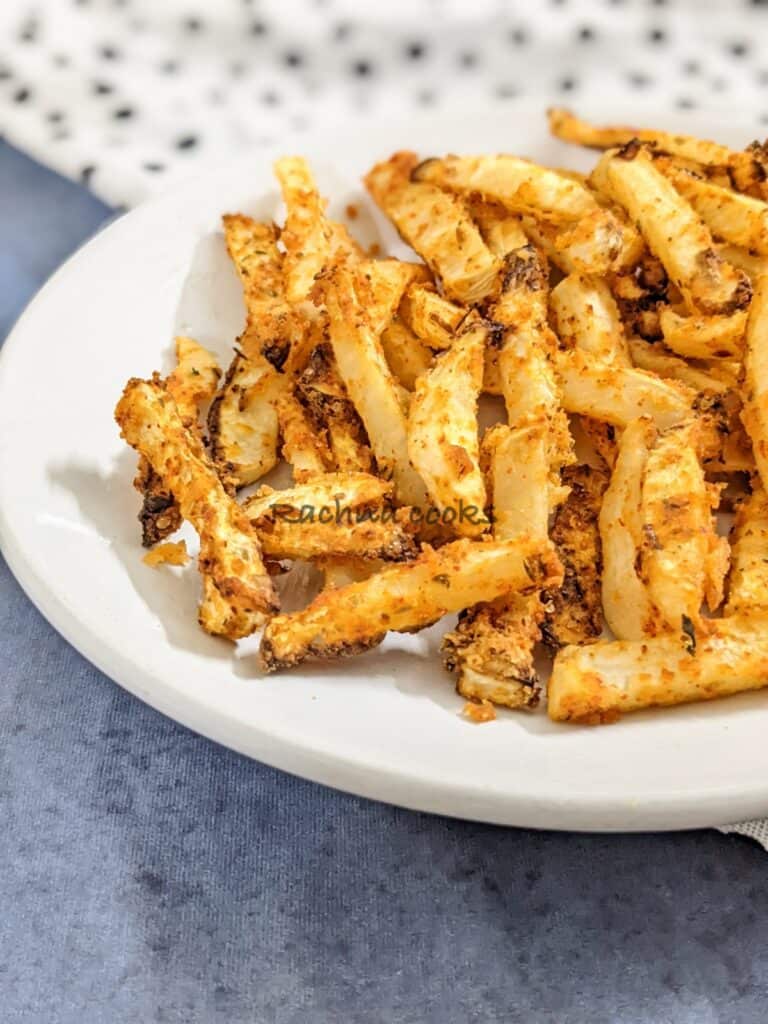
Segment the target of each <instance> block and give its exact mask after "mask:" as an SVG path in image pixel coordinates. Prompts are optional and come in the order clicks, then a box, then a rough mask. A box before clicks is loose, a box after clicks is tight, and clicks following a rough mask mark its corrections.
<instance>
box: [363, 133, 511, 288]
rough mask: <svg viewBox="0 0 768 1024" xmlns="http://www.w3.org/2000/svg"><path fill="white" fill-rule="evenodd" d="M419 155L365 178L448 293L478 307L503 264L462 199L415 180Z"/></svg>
mask: <svg viewBox="0 0 768 1024" xmlns="http://www.w3.org/2000/svg"><path fill="white" fill-rule="evenodd" d="M417 164H418V157H417V156H416V154H415V153H406V152H402V153H395V154H394V156H392V157H391V158H390V159H389V160H387V161H385V162H383V163H380V164H377V165H376V166H375V167H373V168H372V169H371V170H370V171H369V172H368V174H367V175H366V177H365V184H366V187H367V189H368V191H369V192H370V193H371V195H372V196H373V198H374V199H375V201H376V203H377V204H378V205H379V206H380V207H381V209H382V210H383V211H384V213H386V215H387V216H388V217H389V218H390V220H391V221H392V222H393V224H394V225H395V227H396V228H397V230H398V231H399V232H400V235H401V236H402V238H403V239H404V241H406V242H407V243H408V245H410V246H411V247H412V248H413V249H414V250H415V251H416V252H417V253H418V254H419V256H421V258H422V259H423V260H424V262H425V263H426V264H427V265H428V266H429V267H430V269H431V270H432V272H433V273H434V274H435V276H436V277H438V278H439V279H440V281H441V282H442V285H443V288H444V289H445V292H446V294H447V295H448V296H449V297H450V298H453V299H456V300H458V301H459V302H467V303H475V302H479V301H480V300H481V299H483V298H485V296H486V295H487V294H488V292H489V291H490V290H491V288H492V287H493V284H494V281H495V279H496V273H497V270H498V263H497V260H496V258H495V257H494V255H493V253H492V252H491V251H490V249H489V248H488V247H487V246H486V244H485V242H484V241H483V239H482V236H481V234H480V231H479V230H478V228H477V225H476V224H475V222H474V221H473V220H472V218H471V216H470V214H469V211H468V209H467V207H466V205H465V204H464V203H463V202H462V200H461V199H457V198H456V197H455V196H452V195H450V194H449V193H447V192H443V191H442V189H440V188H435V187H434V186H433V185H430V184H427V183H424V182H420V181H412V180H411V172H412V171H413V169H414V168H415V167H416V165H417Z"/></svg>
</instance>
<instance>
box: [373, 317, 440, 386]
mask: <svg viewBox="0 0 768 1024" xmlns="http://www.w3.org/2000/svg"><path fill="white" fill-rule="evenodd" d="M381 347H382V349H383V350H384V355H385V357H386V360H387V365H388V366H389V368H390V370H391V371H392V373H393V374H394V375H395V377H397V379H398V381H399V382H400V383H401V384H402V385H403V387H404V388H406V389H407V390H408V391H413V389H414V387H415V386H416V381H417V380H418V379H419V377H421V376H422V374H425V373H426V372H427V370H429V368H430V367H431V366H432V362H433V358H434V354H433V352H432V351H431V349H429V348H428V347H427V346H426V345H425V344H424V342H423V341H422V340H421V338H419V337H418V336H417V335H416V334H414V332H413V331H412V330H411V329H410V328H409V327H406V325H405V324H404V323H403V321H402V320H401V319H400V317H395V319H394V320H392V322H391V323H390V324H389V325H388V326H387V327H385V328H384V330H383V331H382V334H381Z"/></svg>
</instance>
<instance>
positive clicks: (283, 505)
mask: <svg viewBox="0 0 768 1024" xmlns="http://www.w3.org/2000/svg"><path fill="white" fill-rule="evenodd" d="M391 497H392V483H391V481H389V480H380V479H379V478H378V477H376V476H373V475H372V474H370V473H335V472H334V473H323V474H322V475H320V476H317V477H314V478H313V479H311V480H307V481H304V482H303V483H300V484H297V485H296V486H294V487H288V488H286V489H285V490H282V491H281V490H274V489H273V488H272V487H266V486H264V487H260V488H259V490H258V491H257V492H256V494H253V495H251V497H250V498H246V499H245V501H244V502H243V505H242V507H243V509H244V511H245V512H246V514H247V515H248V518H249V519H250V520H251V522H253V523H260V522H261V520H262V519H264V518H265V517H266V518H269V517H270V516H272V514H273V513H275V512H278V513H280V514H281V515H283V516H284V517H288V518H289V519H291V520H295V519H298V518H300V517H301V515H302V512H303V514H304V515H305V517H306V521H308V522H315V521H321V520H319V517H320V515H321V510H322V516H323V519H324V520H327V521H330V519H331V518H333V517H334V516H335V515H336V514H337V513H338V515H340V516H343V517H344V518H345V519H346V518H347V517H348V515H349V513H347V512H344V511H343V510H345V509H349V510H350V511H351V510H353V509H358V508H365V507H368V506H379V505H381V504H382V502H384V501H385V500H388V499H389V498H391Z"/></svg>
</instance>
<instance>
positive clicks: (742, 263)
mask: <svg viewBox="0 0 768 1024" xmlns="http://www.w3.org/2000/svg"><path fill="white" fill-rule="evenodd" d="M715 248H716V249H717V251H718V252H719V254H720V255H721V256H722V258H723V259H724V260H725V261H726V262H727V263H732V264H733V265H734V267H739V269H740V270H743V271H744V273H745V274H746V275H747V277H748V278H749V279H750V281H751V282H752V284H753V285H754V284H755V281H756V279H757V278H758V277H759V276H760V275H761V274H764V273H766V271H768V260H767V259H766V257H765V256H758V254H757V253H754V252H750V251H749V250H748V249H742V248H741V247H740V246H738V245H729V244H728V243H727V242H718V243H717V244H716V246H715Z"/></svg>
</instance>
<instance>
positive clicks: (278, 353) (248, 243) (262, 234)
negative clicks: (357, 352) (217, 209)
mask: <svg viewBox="0 0 768 1024" xmlns="http://www.w3.org/2000/svg"><path fill="white" fill-rule="evenodd" d="M222 222H223V225H224V238H225V241H226V244H227V250H228V252H229V255H230V257H231V259H232V262H233V263H234V266H235V270H236V271H237V274H238V276H239V278H240V281H241V283H242V286H243V299H244V300H245V307H246V314H247V315H246V329H245V331H244V332H243V334H242V335H241V336H240V338H239V339H238V345H239V348H240V349H241V351H242V352H243V353H244V354H245V356H247V357H248V358H251V359H258V358H259V356H262V355H263V356H265V357H266V358H267V359H268V360H269V361H270V362H271V363H272V364H273V366H276V367H278V368H280V367H282V366H283V365H284V364H285V361H286V359H287V358H288V354H289V352H290V349H291V346H294V347H298V345H299V342H300V340H301V338H302V337H303V335H304V328H303V326H302V324H301V323H300V322H299V321H298V320H297V317H296V314H295V312H294V310H293V309H292V308H291V307H290V305H289V304H288V302H287V300H286V297H285V289H284V285H283V256H282V253H281V252H280V250H279V249H278V247H277V242H278V239H279V237H280V232H279V230H278V228H277V227H276V226H275V225H274V224H260V223H258V222H257V221H255V220H253V219H252V218H251V217H245V216H244V215H243V214H225V215H224V217H223V218H222Z"/></svg>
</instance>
